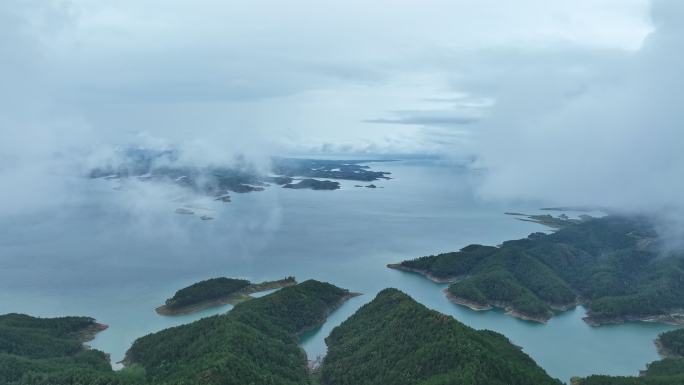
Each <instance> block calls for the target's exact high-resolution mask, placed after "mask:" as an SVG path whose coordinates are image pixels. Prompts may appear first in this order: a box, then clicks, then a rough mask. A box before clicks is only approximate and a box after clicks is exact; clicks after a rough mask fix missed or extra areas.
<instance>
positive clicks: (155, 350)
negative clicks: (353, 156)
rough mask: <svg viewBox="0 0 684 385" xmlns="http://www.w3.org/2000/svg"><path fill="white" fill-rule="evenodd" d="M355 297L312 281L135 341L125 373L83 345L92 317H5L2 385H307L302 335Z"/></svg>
mask: <svg viewBox="0 0 684 385" xmlns="http://www.w3.org/2000/svg"><path fill="white" fill-rule="evenodd" d="M351 295H353V294H351V293H349V292H348V291H347V290H343V289H340V288H337V287H335V286H333V285H330V284H328V283H322V282H317V281H306V282H304V283H302V284H299V285H296V286H290V287H288V288H284V289H282V290H279V291H277V292H275V293H273V294H270V295H267V296H265V297H262V298H257V299H254V300H251V301H248V302H245V303H242V304H239V305H237V306H235V308H234V309H233V310H232V311H230V312H229V313H227V314H224V315H217V316H213V317H208V318H204V319H201V320H199V321H196V322H193V323H190V324H187V325H183V326H178V327H174V328H170V329H166V330H162V331H160V332H158V333H153V334H150V335H148V336H145V337H142V338H140V339H138V340H136V341H135V343H134V344H133V346H132V347H131V349H130V350H129V352H128V354H127V358H126V363H127V368H126V369H124V370H122V371H120V372H113V371H112V369H111V366H110V364H109V359H108V357H107V356H106V355H105V354H104V353H102V352H100V351H97V350H90V349H86V348H84V347H83V345H82V341H83V338H84V337H87V336H88V335H90V334H91V333H90V331H91V330H92V329H96V328H97V327H98V324H96V323H95V322H94V321H93V320H92V319H91V318H85V317H65V318H54V319H40V318H33V317H29V316H25V315H18V314H9V315H5V316H1V317H0V384H3V385H5V384H7V385H151V384H154V385H158V384H159V385H186V384H187V385H205V384H206V385H209V384H212V385H213V384H216V385H218V384H221V385H231V384H235V385H238V384H239V385H248V384H254V385H261V384H266V385H267V384H278V385H288V384H292V385H295V384H296V385H303V384H308V383H309V381H310V378H309V373H308V369H307V361H306V354H305V353H304V351H303V350H302V349H301V348H300V347H299V346H298V345H297V342H298V339H297V334H298V333H301V332H302V331H304V330H306V329H308V328H312V327H316V326H318V325H319V324H320V323H321V322H323V321H324V320H325V317H326V316H327V314H328V313H329V312H330V311H331V310H332V309H334V308H335V307H337V306H339V305H340V304H341V303H342V302H343V301H344V300H345V299H347V298H348V297H349V296H351Z"/></svg>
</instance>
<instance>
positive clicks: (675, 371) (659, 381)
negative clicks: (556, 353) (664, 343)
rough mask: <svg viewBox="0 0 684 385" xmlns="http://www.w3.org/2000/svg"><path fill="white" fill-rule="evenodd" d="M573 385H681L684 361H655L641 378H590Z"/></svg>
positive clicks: (683, 379) (574, 382)
mask: <svg viewBox="0 0 684 385" xmlns="http://www.w3.org/2000/svg"><path fill="white" fill-rule="evenodd" d="M572 383H573V385H681V384H684V359H682V358H666V359H664V360H660V361H655V362H652V363H650V364H649V365H648V367H647V369H646V370H645V371H643V372H641V375H640V376H639V377H611V376H596V375H594V376H589V377H587V378H575V379H573V381H572Z"/></svg>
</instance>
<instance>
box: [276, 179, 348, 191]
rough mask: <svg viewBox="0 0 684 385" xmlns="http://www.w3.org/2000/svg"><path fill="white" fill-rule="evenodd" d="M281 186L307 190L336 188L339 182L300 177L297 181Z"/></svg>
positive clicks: (338, 186)
mask: <svg viewBox="0 0 684 385" xmlns="http://www.w3.org/2000/svg"><path fill="white" fill-rule="evenodd" d="M283 188H291V189H309V190H338V189H339V188H340V182H333V181H330V180H318V179H302V180H300V181H299V182H298V183H288V184H286V185H284V186H283Z"/></svg>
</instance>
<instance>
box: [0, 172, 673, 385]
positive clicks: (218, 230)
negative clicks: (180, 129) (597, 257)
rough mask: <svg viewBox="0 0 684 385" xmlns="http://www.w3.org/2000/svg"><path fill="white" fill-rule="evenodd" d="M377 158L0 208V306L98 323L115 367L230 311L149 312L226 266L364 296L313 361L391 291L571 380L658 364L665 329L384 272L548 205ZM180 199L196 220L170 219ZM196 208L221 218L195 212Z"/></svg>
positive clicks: (97, 184)
mask: <svg viewBox="0 0 684 385" xmlns="http://www.w3.org/2000/svg"><path fill="white" fill-rule="evenodd" d="M373 168H374V169H375V170H382V171H391V172H392V173H393V175H392V176H393V177H394V179H392V180H387V181H379V182H374V183H375V184H376V185H377V186H379V187H382V188H377V189H369V188H356V187H354V185H355V184H357V182H349V181H343V182H342V184H343V188H342V189H341V190H337V191H309V190H290V189H282V188H279V187H277V186H272V187H270V188H268V189H267V190H266V191H264V192H256V193H249V194H242V195H241V194H232V195H233V202H232V203H221V202H216V201H213V200H212V199H209V198H201V197H193V196H189V195H187V193H186V192H184V191H182V190H179V189H178V188H175V187H170V186H160V185H156V184H153V183H148V182H139V183H133V184H130V185H129V184H125V185H123V186H120V182H119V181H116V180H102V179H99V180H84V179H79V178H71V179H69V183H68V186H69V188H70V192H71V198H69V199H68V201H67V203H66V204H60V205H59V206H57V207H51V208H50V206H48V208H46V209H42V210H41V212H27V213H25V214H23V215H21V216H3V217H2V218H0V228H2V229H3V231H2V232H1V233H0V313H8V312H22V313H28V314H31V315H38V316H59V315H87V316H92V317H95V318H96V319H97V320H98V321H100V322H102V323H105V324H108V325H109V326H110V327H109V329H108V330H106V331H104V332H102V333H100V334H99V335H98V336H97V338H96V339H95V340H94V341H92V342H91V345H92V346H93V347H95V348H98V349H101V350H103V351H105V352H107V353H109V354H111V358H112V360H113V361H114V362H116V361H119V360H121V359H122V358H123V355H124V353H125V351H126V349H128V347H129V346H130V344H131V343H132V342H133V341H134V340H135V339H136V338H137V337H140V336H142V335H145V334H147V333H150V332H153V331H156V330H160V329H163V328H166V327H169V326H173V325H178V324H182V323H186V322H190V321H193V320H196V319H199V318H201V317H204V316H207V315H211V314H216V313H221V312H225V311H227V310H229V309H230V306H229V305H226V306H223V307H221V308H216V309H211V310H207V311H203V312H201V313H197V314H193V315H189V316H181V317H162V316H159V315H157V314H156V313H155V312H154V308H155V307H156V306H158V305H160V304H162V303H163V301H164V299H166V298H167V297H169V296H171V295H172V294H173V293H174V292H175V291H176V290H177V289H179V288H181V287H183V286H186V285H188V284H191V283H193V282H196V281H198V280H202V279H206V278H210V277H217V276H227V277H243V278H247V279H250V280H252V281H255V282H256V281H261V280H271V279H278V278H282V277H285V276H289V275H294V276H295V277H297V279H298V280H299V281H303V280H305V279H309V278H315V279H318V280H322V281H328V282H331V283H333V284H335V285H337V286H340V287H343V288H347V289H350V290H352V291H357V292H362V293H363V295H362V296H360V297H356V298H353V299H352V300H350V301H349V302H348V303H346V304H345V305H343V306H342V307H341V308H340V309H338V310H337V311H336V312H334V313H333V314H332V315H331V316H330V318H329V320H328V322H327V323H326V324H325V325H323V326H322V327H321V328H319V329H317V330H314V331H312V332H310V333H307V335H305V336H304V337H303V338H302V346H303V347H304V349H305V350H306V351H307V353H308V355H309V358H310V359H314V358H316V357H317V356H320V355H323V354H325V343H324V338H325V336H327V335H328V333H329V332H330V330H331V329H332V328H333V327H334V326H336V325H338V324H339V323H340V322H342V321H343V320H344V319H345V318H347V317H348V316H350V315H351V314H353V312H354V311H355V310H356V309H358V307H360V306H361V305H363V304H364V303H366V302H368V301H370V300H372V299H373V297H374V296H375V294H376V293H377V292H378V291H380V290H381V289H383V288H386V287H395V288H398V289H401V290H403V291H405V292H406V293H408V294H409V295H411V296H412V297H413V298H414V299H416V300H418V301H419V302H421V303H423V304H425V305H426V306H428V307H430V308H433V309H436V310H439V311H441V312H443V313H446V314H450V315H453V316H454V317H455V318H456V319H458V320H459V321H461V322H464V323H466V324H468V325H470V326H472V327H474V328H478V329H483V328H486V329H492V330H496V331H498V332H501V333H503V334H505V335H506V336H507V337H508V338H510V339H511V341H512V342H513V343H515V344H516V345H519V346H521V347H522V348H523V349H524V351H525V352H527V353H528V354H529V355H530V356H532V357H533V358H534V359H535V360H536V361H537V362H538V363H539V364H540V365H541V366H542V367H543V368H544V369H546V370H547V372H549V374H551V375H552V376H555V377H558V378H560V379H561V380H563V381H568V380H569V378H570V377H571V376H575V375H580V376H584V375H589V374H598V373H601V374H612V375H636V374H638V371H639V370H640V369H643V368H644V367H645V365H646V363H648V362H651V361H654V360H656V359H658V355H657V352H656V349H655V346H654V345H653V340H654V339H655V337H656V336H657V335H658V334H659V333H661V332H663V331H666V330H670V329H672V327H671V326H667V325H660V324H653V323H630V324H626V325H616V326H603V327H599V328H593V327H590V326H588V325H586V324H585V323H584V322H583V321H582V319H581V318H582V316H583V315H584V309H582V308H577V309H574V310H572V311H569V312H566V313H563V314H562V315H560V316H558V317H555V318H553V319H552V320H551V321H550V322H549V323H548V324H547V325H541V324H536V323H532V322H527V321H521V320H518V319H515V318H512V317H509V316H506V315H504V314H503V313H502V312H501V311H488V312H475V311H472V310H469V309H467V308H464V307H461V306H458V305H454V304H452V303H450V302H449V301H448V300H447V299H446V297H445V296H444V294H443V293H442V292H441V290H442V288H443V287H444V285H440V284H435V283H433V282H431V281H429V280H427V279H424V278H422V277H420V276H418V275H415V274H409V273H404V272H399V271H395V270H391V269H388V268H386V267H385V265H386V264H387V263H393V262H398V261H401V260H403V259H407V258H413V257H418V256H423V255H428V254H434V253H439V252H444V251H452V250H456V249H459V248H461V247H463V246H466V245H468V244H470V243H482V244H492V245H495V244H498V243H501V242H502V241H504V240H507V239H514V238H520V237H524V236H527V235H528V234H529V233H531V232H534V231H547V230H548V229H547V228H544V227H542V226H540V225H537V224H534V223H530V222H522V221H518V220H515V219H514V218H513V217H511V216H507V215H504V214H503V213H504V212H505V211H518V212H525V213H537V212H539V210H538V208H539V206H540V204H535V203H534V202H489V201H485V200H482V199H481V198H480V197H479V196H478V195H477V193H476V191H475V188H474V186H475V184H476V183H477V179H478V176H477V175H476V174H473V173H472V172H471V171H469V170H467V169H464V168H461V167H458V166H455V165H453V164H443V163H440V162H437V161H434V160H406V161H398V162H392V163H379V164H375V165H374V166H373ZM364 184H365V183H364ZM46 199H49V197H46ZM182 205H186V206H189V207H191V209H192V210H193V211H195V212H196V215H179V214H175V213H174V210H175V209H176V208H178V207H180V206H182ZM200 214H206V215H209V216H211V217H213V218H214V219H213V220H207V221H202V220H200V219H199V215H200Z"/></svg>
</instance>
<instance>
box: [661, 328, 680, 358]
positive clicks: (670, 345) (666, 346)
mask: <svg viewBox="0 0 684 385" xmlns="http://www.w3.org/2000/svg"><path fill="white" fill-rule="evenodd" d="M656 345H658V350H660V353H661V354H662V355H664V356H667V357H684V329H677V330H672V331H669V332H665V333H663V334H661V335H659V336H658V340H656Z"/></svg>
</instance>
